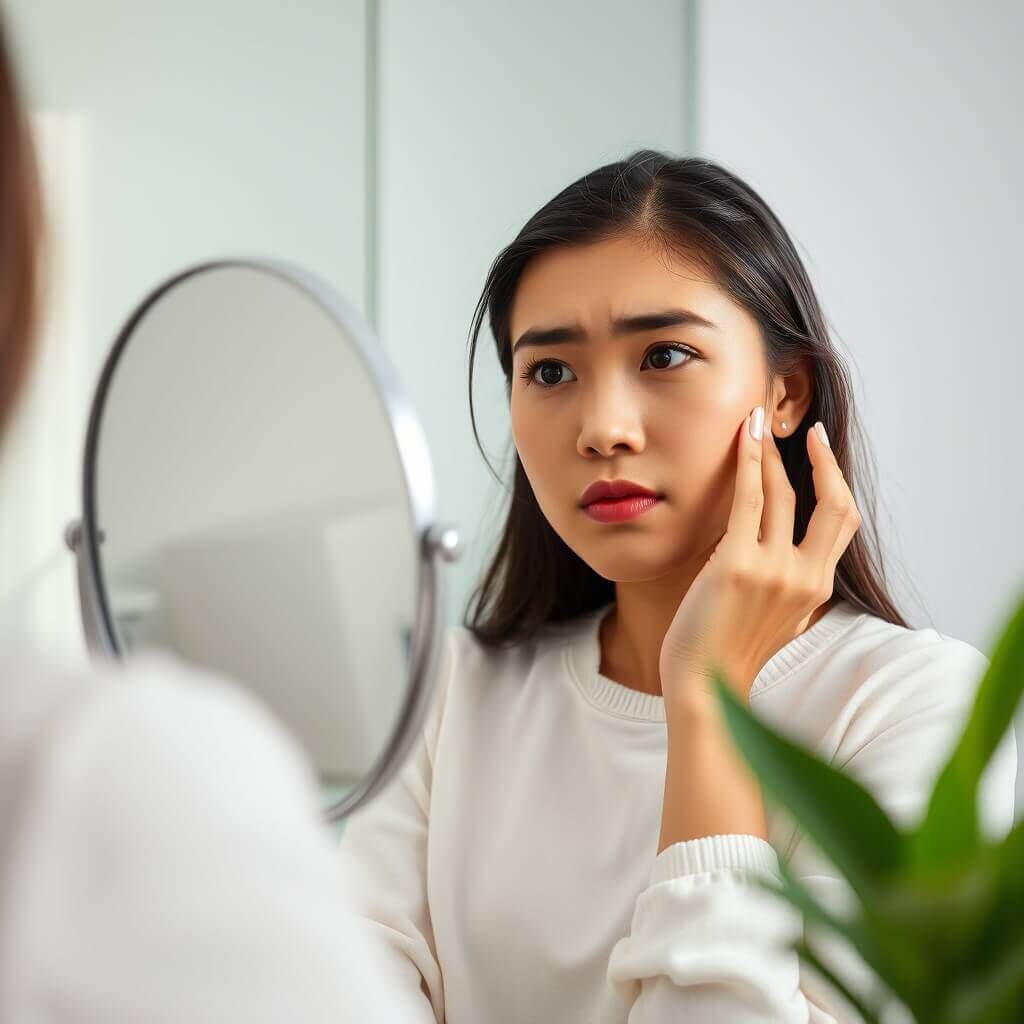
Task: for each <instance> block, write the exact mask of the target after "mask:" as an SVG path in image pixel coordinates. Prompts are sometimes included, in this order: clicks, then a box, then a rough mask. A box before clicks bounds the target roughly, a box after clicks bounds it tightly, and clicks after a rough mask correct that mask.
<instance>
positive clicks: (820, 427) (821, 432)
mask: <svg viewBox="0 0 1024 1024" xmlns="http://www.w3.org/2000/svg"><path fill="white" fill-rule="evenodd" d="M814 429H815V430H816V431H817V432H818V437H820V438H821V443H822V444H823V445H824V446H825V447H826V448H831V447H832V445H830V444H829V442H828V434H826V433H825V424H824V423H822V422H821V420H818V422H817V423H815V424H814Z"/></svg>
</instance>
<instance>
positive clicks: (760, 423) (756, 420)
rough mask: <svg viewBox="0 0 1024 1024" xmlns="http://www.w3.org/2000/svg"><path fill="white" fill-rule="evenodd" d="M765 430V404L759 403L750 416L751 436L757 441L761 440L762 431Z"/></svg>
mask: <svg viewBox="0 0 1024 1024" xmlns="http://www.w3.org/2000/svg"><path fill="white" fill-rule="evenodd" d="M763 430H764V406H763V405H759V406H758V407H757V408H756V409H755V410H754V412H753V414H752V415H751V417H750V436H751V437H752V438H753V439H754V440H755V441H760V440H761V432H762V431H763Z"/></svg>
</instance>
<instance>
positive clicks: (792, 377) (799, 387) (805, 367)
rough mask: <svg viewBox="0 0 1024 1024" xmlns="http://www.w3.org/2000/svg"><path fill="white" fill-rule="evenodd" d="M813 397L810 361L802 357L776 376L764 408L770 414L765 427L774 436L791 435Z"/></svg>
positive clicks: (805, 413) (804, 414)
mask: <svg viewBox="0 0 1024 1024" xmlns="http://www.w3.org/2000/svg"><path fill="white" fill-rule="evenodd" d="M813 397H814V377H813V375H812V374H811V362H810V359H809V358H807V357H803V358H801V360H800V364H799V365H798V366H797V367H796V369H794V370H793V371H792V372H790V373H788V374H786V375H785V376H782V377H777V378H776V380H775V385H774V392H773V394H772V401H771V403H770V404H769V405H768V406H767V408H766V409H765V412H766V413H767V414H768V415H769V416H770V419H766V421H765V428H766V429H771V431H772V432H773V433H774V434H775V436H776V437H779V438H783V437H791V436H792V434H793V432H794V431H795V430H796V428H797V427H798V426H799V425H800V423H801V421H802V420H803V418H804V416H806V415H807V410H808V409H809V408H810V406H811V399H812V398H813ZM783 424H785V426H783Z"/></svg>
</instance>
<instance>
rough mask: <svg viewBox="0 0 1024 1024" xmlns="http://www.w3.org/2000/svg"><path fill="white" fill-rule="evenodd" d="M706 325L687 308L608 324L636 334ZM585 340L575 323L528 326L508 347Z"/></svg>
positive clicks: (615, 331)
mask: <svg viewBox="0 0 1024 1024" xmlns="http://www.w3.org/2000/svg"><path fill="white" fill-rule="evenodd" d="M694 325H696V326H699V327H710V328H712V329H714V328H716V327H717V326H718V325H717V324H713V323H712V322H711V321H710V320H705V319H704V317H702V316H698V315H697V314H696V313H694V312H692V311H691V310H688V309H665V310H662V311H661V312H659V313H638V314H637V315H636V316H625V317H620V318H619V319H618V320H615V321H614V322H613V323H612V333H613V334H636V333H637V332H639V331H659V330H661V329H662V328H664V327H689V326H694ZM586 340H587V332H586V331H584V330H583V328H582V327H580V326H579V325H578V324H571V325H569V326H566V327H531V328H530V329H529V330H526V331H523V333H522V334H520V335H519V337H518V339H516V342H515V344H514V345H513V346H512V354H513V355H515V353H516V352H517V351H518V350H519V349H521V348H529V347H530V346H532V345H565V344H571V343H574V342H581V341H586Z"/></svg>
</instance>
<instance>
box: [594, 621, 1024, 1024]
mask: <svg viewBox="0 0 1024 1024" xmlns="http://www.w3.org/2000/svg"><path fill="white" fill-rule="evenodd" d="M986 666H987V659H986V658H985V657H984V655H982V654H981V653H980V652H978V651H977V650H975V649H974V648H973V647H971V646H970V645H969V644H966V643H963V642H962V641H959V640H955V639H953V638H948V637H941V639H940V642H939V643H938V644H934V645H927V646H925V647H923V648H922V647H916V648H914V649H912V650H909V651H906V652H904V653H902V654H900V655H898V656H895V657H889V658H887V659H885V660H883V661H881V662H880V663H879V664H878V666H877V670H876V671H872V672H870V673H869V674H868V675H867V677H866V679H865V681H864V683H863V684H862V685H861V686H859V687H858V688H857V690H856V692H855V694H854V695H853V697H852V698H851V699H850V701H849V702H848V704H847V705H846V706H845V707H844V708H843V711H842V722H837V723H836V724H837V728H838V729H840V730H841V732H842V736H841V739H840V741H839V744H838V749H837V751H836V754H835V756H834V757H833V759H832V764H833V766H834V767H838V768H841V769H842V770H843V771H845V772H846V773H847V774H848V775H850V776H851V777H853V778H856V779H857V781H859V782H860V783H861V784H862V785H864V786H865V787H866V788H867V789H868V790H869V791H871V793H872V794H873V795H874V797H875V799H876V800H878V802H879V804H880V805H881V806H882V807H883V809H885V810H886V812H887V813H888V814H889V815H890V817H891V818H892V819H893V820H894V821H895V822H896V823H897V825H899V826H900V827H902V828H907V827H909V826H910V825H912V824H913V823H915V822H916V821H917V820H919V818H920V816H921V815H922V814H923V813H924V811H925V809H926V806H927V800H928V797H929V796H930V794H931V790H932V787H933V785H934V783H935V780H936V779H937V777H938V773H939V771H940V770H941V768H942V766H943V764H944V763H945V761H946V759H947V757H948V756H949V754H950V753H951V752H952V749H953V744H954V743H955V742H956V740H957V739H958V738H959V736H960V734H961V732H962V730H963V726H964V725H965V724H966V718H967V715H968V713H969V711H970V707H971V705H972V704H973V700H974V694H975V692H976V688H977V684H978V683H979V682H980V679H981V675H982V674H983V673H984V670H985V668H986ZM1016 771H1017V751H1016V744H1015V740H1014V736H1013V730H1012V729H1010V730H1008V731H1007V733H1006V736H1005V737H1004V738H1003V740H1002V742H1001V743H1000V745H999V747H998V748H997V751H996V753H995V755H994V757H993V759H992V761H991V762H990V763H989V766H988V768H987V770H986V772H985V775H984V776H983V777H982V783H981V788H980V793H979V813H980V817H981V822H982V826H983V830H984V831H985V833H986V834H987V835H988V836H989V838H996V837H998V836H1001V835H1005V833H1006V832H1007V831H1008V830H1009V828H1010V827H1011V825H1012V823H1013V814H1014V799H1013V798H1014V783H1015V778H1016ZM779 813H780V814H782V815H783V817H784V819H785V820H787V821H789V820H790V819H789V818H788V816H787V815H786V813H785V811H784V809H779ZM783 855H784V856H785V857H786V860H787V864H788V865H789V867H790V869H791V870H792V872H793V873H794V875H795V876H796V877H797V878H798V879H799V880H800V881H801V882H802V884H803V885H804V887H805V888H806V889H807V890H808V892H809V893H810V894H811V896H812V897H814V898H815V899H816V900H817V901H818V902H819V903H820V904H821V905H822V906H823V907H824V908H825V909H826V910H828V911H830V912H831V913H832V914H834V915H837V916H841V915H843V914H844V913H846V912H848V911H849V910H851V909H852V907H853V900H854V896H853V892H852V890H851V889H850V887H849V884H848V883H847V882H846V880H845V879H844V878H843V877H842V876H841V875H840V873H839V872H838V870H837V869H836V868H835V867H834V865H833V864H832V863H831V862H830V861H829V860H828V859H827V858H826V857H825V856H824V855H823V854H822V853H821V851H820V850H819V849H818V848H817V847H816V845H815V844H814V843H813V841H812V840H810V839H809V838H808V837H806V836H805V835H804V834H803V833H802V832H801V831H800V830H798V829H795V828H794V832H793V839H792V841H791V842H790V843H789V844H788V849H787V851H785V852H784V854H783ZM778 865H779V854H778V852H777V851H776V849H775V848H774V847H773V846H772V845H770V844H769V843H768V842H766V841H765V840H763V839H761V838H760V837H758V836H754V835H743V834H730V835H712V836H704V837H701V838H697V839H692V840H689V841H686V842H681V843H675V844H673V845H672V846H669V847H667V848H666V849H664V850H663V851H662V852H661V853H660V854H659V855H658V856H657V857H656V858H655V860H654V863H653V866H652V870H651V873H650V877H649V880H648V886H647V888H646V889H645V890H644V891H643V892H642V893H641V894H640V896H639V897H638V899H637V902H636V906H635V909H634V914H633V919H632V924H631V928H630V933H629V934H628V935H627V936H625V937H624V938H622V939H620V940H619V941H618V942H617V943H616V945H615V947H614V948H613V950H612V954H611V958H610V960H609V966H608V980H609V982H610V983H611V984H612V985H613V986H616V987H619V988H620V991H622V992H623V993H624V995H625V996H626V999H627V1002H630V1000H631V1005H632V1010H631V1012H630V1015H629V1021H630V1024H655V1022H657V1024H663V1022H667V1021H670V1020H687V1021H690V1022H692V1024H699V1022H702V1021H707V1022H711V1021H716V1022H717V1021H726V1020H727V1021H729V1022H730V1024H754V1022H757V1024H767V1022H774V1024H787V1022H792V1024H796V1022H800V1024H806V1022H811V1024H847V1022H859V1021H861V1017H860V1015H859V1014H858V1013H856V1011H855V1010H854V1009H853V1008H852V1007H851V1006H850V1004H849V1003H848V1001H847V1000H846V999H844V998H842V997H841V996H840V995H839V994H838V993H837V992H836V990H835V989H834V988H833V987H832V986H831V985H829V984H827V983H826V982H825V981H824V980H823V979H822V978H821V976H820V975H819V974H818V973H817V972H815V971H813V969H811V968H808V967H806V966H805V965H804V964H803V963H802V962H801V961H800V960H799V959H798V957H797V955H796V954H795V953H793V952H791V951H790V950H789V948H788V947H789V945H790V944H791V942H792V941H793V939H795V938H797V937H798V936H799V935H800V934H801V932H802V930H803V929H804V923H803V918H802V916H801V915H800V913H799V912H798V911H797V910H796V908H795V907H793V906H792V905H791V904H789V903H788V902H787V901H785V900H783V899H781V898H779V897H776V896H775V895H774V894H772V893H769V892H766V891H764V890H763V889H760V888H758V887H756V886H755V885H753V884H752V877H753V876H754V875H760V876H762V877H768V878H772V879H774V880H775V881H778V880H779V879H780V875H779V868H778ZM807 940H808V942H809V944H810V945H811V947H812V948H813V949H815V951H816V952H817V953H818V955H819V957H820V958H821V960H822V962H823V963H824V964H825V966H826V967H828V968H829V969H830V970H831V971H832V972H833V973H834V974H835V975H836V976H837V977H838V978H840V979H841V980H842V981H843V982H844V983H845V984H846V985H847V987H849V988H850V989H851V991H853V992H856V993H858V994H859V995H861V996H865V997H867V998H869V999H871V1000H876V999H877V998H878V994H879V992H880V991H884V989H881V988H880V986H879V984H878V982H877V981H876V979H874V977H873V974H872V972H871V971H870V970H869V969H868V967H867V965H866V964H865V963H864V961H863V960H862V958H861V957H860V956H859V954H858V953H857V952H856V950H854V949H853V947H852V946H851V945H850V944H849V943H847V942H846V940H845V939H842V938H841V937H839V936H838V935H836V934H835V933H833V932H831V931H829V930H827V929H823V928H821V927H820V926H818V925H811V926H809V927H808V928H807Z"/></svg>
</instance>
